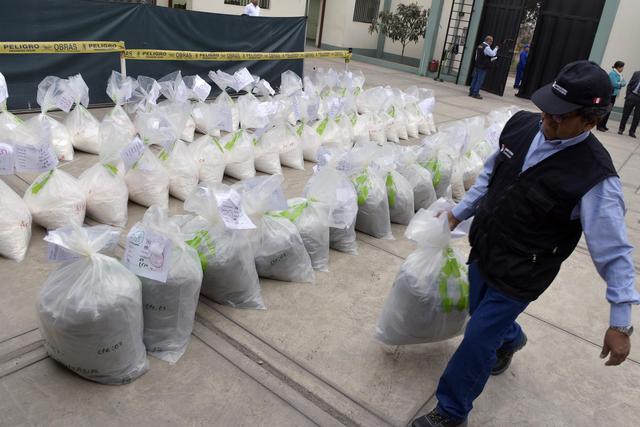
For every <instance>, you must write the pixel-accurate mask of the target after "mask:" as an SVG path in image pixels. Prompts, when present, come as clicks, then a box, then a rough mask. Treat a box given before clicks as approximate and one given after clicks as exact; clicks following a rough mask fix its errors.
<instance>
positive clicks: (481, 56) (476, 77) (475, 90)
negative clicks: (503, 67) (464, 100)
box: [469, 36, 499, 99]
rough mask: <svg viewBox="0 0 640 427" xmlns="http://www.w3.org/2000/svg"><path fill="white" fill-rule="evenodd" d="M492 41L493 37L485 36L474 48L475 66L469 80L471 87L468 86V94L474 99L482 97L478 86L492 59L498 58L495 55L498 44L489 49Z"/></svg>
mask: <svg viewBox="0 0 640 427" xmlns="http://www.w3.org/2000/svg"><path fill="white" fill-rule="evenodd" d="M492 43H493V37H491V36H487V37H485V39H484V42H483V43H482V44H480V45H479V46H478V48H477V49H476V67H475V70H474V72H473V80H472V81H471V87H470V88H469V96H470V97H472V98H476V99H482V96H480V88H481V87H482V84H483V83H484V79H485V77H487V72H488V71H489V68H491V65H492V64H493V61H495V60H496V59H498V57H497V56H496V55H498V48H499V47H498V46H496V47H495V48H494V49H491V44H492Z"/></svg>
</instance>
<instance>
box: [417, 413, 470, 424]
mask: <svg viewBox="0 0 640 427" xmlns="http://www.w3.org/2000/svg"><path fill="white" fill-rule="evenodd" d="M466 425H467V420H463V421H454V420H452V419H451V418H447V417H445V416H444V415H442V414H440V413H439V412H438V411H437V410H436V409H434V410H433V411H431V412H429V413H428V414H426V415H423V416H421V417H418V418H416V419H415V420H413V422H412V423H411V427H465V426H466Z"/></svg>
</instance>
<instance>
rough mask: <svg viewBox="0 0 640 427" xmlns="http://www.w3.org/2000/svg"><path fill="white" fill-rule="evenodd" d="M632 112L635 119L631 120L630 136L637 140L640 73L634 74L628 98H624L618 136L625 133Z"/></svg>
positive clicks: (639, 111) (639, 107)
mask: <svg viewBox="0 0 640 427" xmlns="http://www.w3.org/2000/svg"><path fill="white" fill-rule="evenodd" d="M631 112H633V119H632V120H631V128H629V136H630V137H631V138H635V137H636V128H637V127H638V122H640V71H636V72H635V73H633V76H631V81H630V82H629V86H627V96H625V97H624V108H623V109H622V120H620V128H618V135H622V134H623V133H624V128H625V127H626V126H627V120H629V116H630V115H631Z"/></svg>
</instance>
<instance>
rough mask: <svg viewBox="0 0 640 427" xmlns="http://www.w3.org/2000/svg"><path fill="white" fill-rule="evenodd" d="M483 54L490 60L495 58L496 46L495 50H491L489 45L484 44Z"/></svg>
mask: <svg viewBox="0 0 640 427" xmlns="http://www.w3.org/2000/svg"><path fill="white" fill-rule="evenodd" d="M483 44H484V54H485V55H487V56H490V57H491V58H493V57H494V56H496V55H497V54H498V47H497V46H496V47H495V48H493V49H491V46H490V45H489V43H487V42H484V43H483Z"/></svg>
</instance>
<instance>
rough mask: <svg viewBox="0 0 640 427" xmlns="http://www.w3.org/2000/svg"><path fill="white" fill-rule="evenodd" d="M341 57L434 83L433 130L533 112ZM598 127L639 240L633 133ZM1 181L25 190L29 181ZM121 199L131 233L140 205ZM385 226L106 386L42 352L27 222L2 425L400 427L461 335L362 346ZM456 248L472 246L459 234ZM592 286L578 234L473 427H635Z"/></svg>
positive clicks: (398, 245)
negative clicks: (321, 268)
mask: <svg viewBox="0 0 640 427" xmlns="http://www.w3.org/2000/svg"><path fill="white" fill-rule="evenodd" d="M315 66H321V67H325V68H326V67H335V68H339V67H343V66H344V65H343V64H341V63H340V61H338V60H336V61H332V60H312V61H307V63H306V65H305V68H306V70H307V71H310V70H311V68H312V67H315ZM350 67H351V68H352V69H361V70H362V71H363V72H364V74H365V75H366V77H367V85H368V86H374V85H392V86H397V87H400V88H406V87H408V86H411V85H420V86H424V87H428V88H431V89H433V90H434V92H435V95H436V97H437V101H438V103H437V107H436V111H435V118H436V122H437V123H438V124H442V123H445V122H448V121H452V120H457V119H462V118H465V117H470V116H474V115H478V114H486V113H488V112H489V111H491V110H492V109H495V108H498V107H502V106H507V105H511V104H516V105H519V106H521V107H522V108H527V109H534V107H533V105H532V104H531V103H530V102H528V101H526V100H522V99H519V98H515V97H513V96H511V95H509V94H510V93H511V91H507V94H508V95H506V96H505V97H504V98H501V97H497V96H492V95H487V96H485V99H484V100H482V101H478V100H475V99H472V98H469V97H467V96H466V93H467V88H465V87H458V86H455V85H451V84H447V83H436V82H434V81H433V80H431V79H427V78H423V77H418V76H415V75H410V74H406V73H402V72H397V71H392V70H388V69H383V68H380V67H376V66H372V65H368V64H364V63H358V62H353V63H352V64H351V65H350ZM95 113H96V115H98V116H100V115H101V114H104V112H103V111H102V112H101V111H95ZM611 128H612V129H615V128H616V126H615V125H614V124H612V125H611ZM598 136H599V137H600V138H601V140H602V141H603V142H604V143H605V145H606V147H607V148H608V149H609V151H610V153H611V155H612V157H613V159H614V163H615V165H616V167H617V168H618V171H619V173H620V176H621V177H622V180H623V183H624V189H625V195H626V202H627V208H628V215H627V225H628V230H629V235H630V239H631V241H632V242H634V243H635V242H638V241H640V223H639V219H640V195H638V190H639V188H640V152H639V151H638V146H639V145H638V142H637V141H636V140H633V139H631V138H629V137H627V136H624V137H622V136H618V135H616V134H613V133H611V132H609V133H607V134H598ZM77 154H78V155H77V158H76V160H74V161H73V162H70V163H68V164H66V165H64V166H62V168H63V169H64V170H66V171H68V172H70V173H72V174H73V175H76V176H77V175H79V174H80V173H81V172H82V171H83V170H85V169H86V168H87V167H89V166H90V165H92V164H93V163H94V162H96V161H97V158H96V156H92V155H87V154H83V153H77ZM311 173H312V170H311V165H310V164H307V168H306V170H305V171H293V170H291V169H286V171H285V177H286V181H285V186H286V193H287V196H288V197H293V196H298V195H300V193H301V191H302V188H303V186H304V184H305V182H306V180H307V178H308V177H309V176H310V175H311ZM3 179H4V180H5V181H6V182H7V183H8V184H9V185H11V186H12V187H13V188H14V189H15V190H17V191H18V192H19V193H22V192H24V190H25V189H26V188H27V186H28V185H29V183H30V182H31V181H32V180H33V179H34V176H27V175H20V176H17V177H4V178H3ZM170 205H171V211H172V213H180V212H181V211H182V208H181V203H180V202H179V201H177V200H175V199H172V200H171V203H170ZM129 206H130V207H129V223H128V224H127V229H128V228H130V227H131V226H132V225H133V224H135V222H136V221H138V220H139V219H140V218H141V217H142V215H143V213H144V211H145V209H144V208H143V207H141V206H138V205H136V204H133V203H131V204H130V205H129ZM87 223H89V224H93V223H92V222H91V221H87ZM393 231H394V235H395V238H396V240H394V241H381V240H376V239H374V238H371V237H369V236H366V235H362V234H359V236H358V243H359V255H358V256H350V255H345V254H342V253H338V252H334V251H332V252H331V262H330V270H331V271H330V272H329V273H318V274H317V283H316V284H315V285H309V284H285V283H280V282H274V281H269V280H262V287H263V296H264V299H265V303H266V305H267V307H268V309H267V310H262V311H255V310H238V309H233V308H230V307H224V306H220V305H218V304H215V303H213V302H211V301H209V300H207V299H206V298H201V302H200V305H199V308H198V312H197V318H196V323H195V328H194V332H193V337H192V340H191V343H190V345H189V348H188V350H187V352H186V354H185V355H184V357H183V358H182V359H181V360H180V361H179V362H178V363H177V364H176V365H174V366H171V365H168V364H167V363H164V362H161V361H158V360H156V359H154V358H150V363H151V369H150V371H149V372H148V373H147V374H145V375H144V376H143V377H141V378H140V379H138V380H137V381H135V382H134V383H132V384H130V385H126V386H118V387H114V386H103V385H98V384H94V383H91V382H88V381H85V380H83V379H82V378H80V377H78V376H76V375H74V374H73V373H71V372H70V371H68V370H66V369H65V368H63V367H61V366H60V365H58V364H57V363H55V362H54V361H52V360H51V359H50V358H48V357H47V355H46V354H45V352H44V349H43V347H42V345H41V338H40V335H39V332H38V330H37V320H36V314H35V309H34V306H35V301H36V297H37V293H38V291H39V289H40V286H41V284H42V283H43V282H44V280H45V278H46V276H47V274H48V273H49V272H50V271H52V270H53V269H54V268H55V265H54V264H51V263H48V262H47V261H46V246H45V244H44V242H43V240H42V238H43V236H44V234H45V232H44V230H43V229H42V228H40V227H38V226H34V229H33V238H32V241H31V247H30V249H29V253H28V256H27V259H26V260H25V261H24V262H22V263H20V264H16V263H14V262H11V261H7V260H5V259H0V301H2V303H1V304H0V325H2V327H1V328H0V425H2V426H33V425H38V426H39V425H43V426H44V425H47V426H48V425H54V426H85V425H94V426H122V425H136V426H147V425H148V426H162V425H173V426H176V425H179V426H182V425H189V426H196V425H203V426H204V425H207V426H211V425H215V426H228V425H233V426H249V425H251V426H256V425H258V426H305V425H322V426H325V425H326V426H333V425H347V426H356V425H361V426H387V425H392V426H404V425H407V423H409V422H410V421H411V420H412V419H413V418H414V417H415V416H416V415H418V414H421V413H424V412H425V411H428V410H430V409H431V408H432V407H433V405H434V404H435V400H434V392H435V388H436V386H437V381H438V378H439V376H440V374H441V372H442V370H443V369H444V367H445V365H446V363H447V360H448V359H449V357H450V356H451V354H452V353H453V351H454V350H455V348H456V345H457V344H458V342H459V339H453V340H449V341H446V342H442V343H438V344H429V345H415V346H406V347H401V348H398V349H396V350H395V351H388V350H386V349H384V348H382V347H381V346H380V345H379V344H377V343H376V342H374V341H373V339H372V334H373V330H374V326H375V321H376V319H377V316H378V314H379V312H380V309H381V307H382V304H383V302H384V300H385V298H386V296H387V294H388V292H389V289H390V287H391V284H392V282H393V279H394V276H395V274H396V272H397V271H398V269H399V267H400V265H401V264H402V262H403V260H404V258H405V257H406V256H407V255H408V254H409V253H410V252H411V251H412V250H413V248H414V245H413V244H412V243H411V242H409V241H407V240H406V239H405V238H404V237H403V232H404V227H402V226H396V225H394V226H393ZM123 234H126V233H123ZM456 244H457V245H458V246H460V247H461V248H462V249H463V250H467V249H468V245H467V243H466V242H464V241H459V242H457V243H456ZM120 253H122V249H120ZM635 259H636V263H637V262H638V255H637V254H636V255H635ZM604 290H605V286H604V283H603V281H602V280H601V279H600V278H599V276H598V274H597V272H596V270H595V268H594V267H593V265H592V263H591V261H590V258H589V254H588V250H587V248H586V246H585V245H584V243H581V245H580V247H579V248H578V250H576V252H575V253H574V254H573V256H572V257H571V258H570V259H569V260H568V261H567V262H566V263H565V264H564V266H563V269H562V271H561V273H560V275H559V277H558V278H557V280H556V282H555V283H554V284H553V286H552V287H551V288H550V289H549V290H548V291H547V292H546V293H545V295H543V296H542V297H541V298H540V299H539V300H538V301H536V302H535V303H533V304H531V305H530V306H529V308H528V309H527V310H526V312H525V313H524V314H523V315H522V316H521V318H520V320H521V323H522V325H523V327H524V328H525V330H526V332H527V334H528V336H529V345H528V346H527V348H526V350H525V351H523V352H521V353H519V354H518V355H517V356H516V357H515V359H514V363H513V364H512V366H511V368H510V369H509V370H508V371H507V372H506V373H505V374H504V375H502V376H500V377H496V378H492V379H491V380H490V381H489V383H488V384H487V387H486V389H485V391H484V393H483V394H482V396H481V397H480V398H479V399H478V400H477V401H476V404H475V409H474V411H473V412H472V415H471V418H470V425H471V426H535V427H539V426H586V425H615V426H631V425H637V416H638V414H640V387H638V384H640V353H639V352H638V351H637V350H636V349H635V348H634V349H633V351H632V354H631V357H630V359H629V360H628V361H627V362H626V363H624V364H623V365H622V366H620V367H616V368H609V367H605V366H604V362H603V361H602V360H600V359H599V358H598V355H599V353H600V345H601V340H602V337H603V334H604V331H605V330H606V328H607V326H608V312H609V310H608V304H607V303H606V301H605V299H604ZM636 310H637V309H636ZM637 318H638V317H637V316H636V319H637ZM635 324H636V328H637V327H638V326H640V324H638V322H637V320H636V322H635ZM636 339H637V338H635V337H634V341H635V340H636ZM634 419H635V420H636V421H633V420H634Z"/></svg>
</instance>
